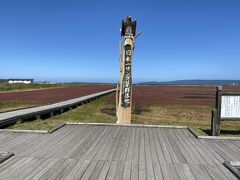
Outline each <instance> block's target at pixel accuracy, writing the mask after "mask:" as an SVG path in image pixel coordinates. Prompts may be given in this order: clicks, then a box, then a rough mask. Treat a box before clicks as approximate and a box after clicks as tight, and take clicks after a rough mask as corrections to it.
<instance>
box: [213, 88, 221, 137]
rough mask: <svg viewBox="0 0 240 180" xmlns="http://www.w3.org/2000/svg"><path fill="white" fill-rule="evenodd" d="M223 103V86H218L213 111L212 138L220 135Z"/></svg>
mask: <svg viewBox="0 0 240 180" xmlns="http://www.w3.org/2000/svg"><path fill="white" fill-rule="evenodd" d="M221 103H222V86H218V87H217V89H216V104H215V109H214V110H213V111H212V125H211V130H212V136H219V135H220V124H221Z"/></svg>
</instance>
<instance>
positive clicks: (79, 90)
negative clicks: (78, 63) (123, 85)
mask: <svg viewBox="0 0 240 180" xmlns="http://www.w3.org/2000/svg"><path fill="white" fill-rule="evenodd" d="M112 88H113V85H81V86H70V87H66V88H58V89H45V90H33V91H21V92H9V93H0V101H23V102H33V103H37V104H51V103H56V102H60V101H65V100H69V99H73V98H77V97H80V96H85V95H89V94H92V93H96V92H100V91H105V90H108V89H112Z"/></svg>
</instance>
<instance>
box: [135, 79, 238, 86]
mask: <svg viewBox="0 0 240 180" xmlns="http://www.w3.org/2000/svg"><path fill="white" fill-rule="evenodd" d="M137 84H138V85H218V86H219V85H236V86H239V85H240V80H201V79H196V80H177V81H163V82H158V81H149V82H140V83H137Z"/></svg>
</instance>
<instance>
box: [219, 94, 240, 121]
mask: <svg viewBox="0 0 240 180" xmlns="http://www.w3.org/2000/svg"><path fill="white" fill-rule="evenodd" d="M223 97H239V99H240V93H235V92H226V93H222V94H221V121H238V120H240V114H239V117H223V116H222V110H223ZM238 106H239V107H240V100H239V105H238ZM239 111H240V110H239Z"/></svg>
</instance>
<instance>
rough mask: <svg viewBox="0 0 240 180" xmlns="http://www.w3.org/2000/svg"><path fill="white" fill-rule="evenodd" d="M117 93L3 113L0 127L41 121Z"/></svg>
mask: <svg viewBox="0 0 240 180" xmlns="http://www.w3.org/2000/svg"><path fill="white" fill-rule="evenodd" d="M115 91H116V89H110V90H107V91H102V92H98V93H94V94H90V95H87V96H82V97H79V98H75V99H70V100H67V101H63V102H59V103H54V104H50V105H45V106H39V107H33V108H28V109H22V110H17V111H11V112H6V113H1V114H0V127H4V126H7V125H10V124H14V123H16V122H20V121H22V120H24V119H30V118H36V119H40V118H41V116H42V115H46V114H49V115H50V116H52V115H53V114H54V113H55V112H60V113H62V112H64V111H66V110H69V109H72V108H75V107H78V106H79V105H81V104H84V103H86V102H90V101H92V100H95V99H97V98H99V97H102V96H104V95H107V94H109V93H112V92H115Z"/></svg>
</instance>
